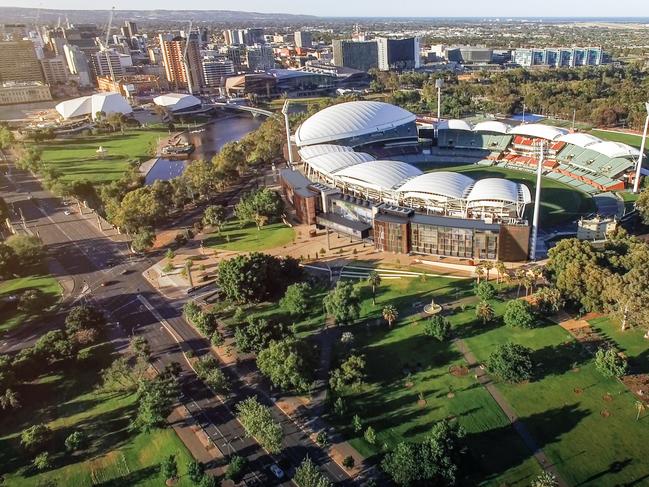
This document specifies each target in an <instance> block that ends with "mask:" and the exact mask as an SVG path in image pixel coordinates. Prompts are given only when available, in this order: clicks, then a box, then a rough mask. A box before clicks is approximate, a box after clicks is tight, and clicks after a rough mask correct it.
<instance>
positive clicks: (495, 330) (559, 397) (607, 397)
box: [459, 303, 649, 486]
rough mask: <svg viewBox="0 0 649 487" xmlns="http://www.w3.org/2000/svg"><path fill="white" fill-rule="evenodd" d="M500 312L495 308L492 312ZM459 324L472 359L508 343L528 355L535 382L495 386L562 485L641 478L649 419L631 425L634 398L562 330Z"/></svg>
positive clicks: (499, 306)
mask: <svg viewBox="0 0 649 487" xmlns="http://www.w3.org/2000/svg"><path fill="white" fill-rule="evenodd" d="M502 308H503V305H502V304H501V303H500V304H498V303H497V304H496V310H497V312H498V313H501V312H502ZM459 326H460V328H459V331H460V332H461V333H464V334H465V335H466V342H467V344H468V345H469V347H470V348H471V350H472V351H473V352H474V353H475V355H476V356H477V357H478V359H479V360H485V359H486V358H487V357H488V356H489V354H490V353H491V351H493V350H494V349H495V347H496V346H497V345H498V344H501V343H505V342H507V341H513V342H516V343H520V344H522V345H525V346H528V347H530V348H532V349H533V350H534V352H535V353H534V362H535V364H536V377H535V379H534V380H533V381H532V382H530V383H527V384H521V385H510V384H503V383H501V384H498V388H499V389H500V390H501V392H502V393H503V394H504V396H505V397H506V398H507V400H508V401H509V403H510V404H511V405H512V407H513V408H514V409H515V410H516V412H517V414H518V415H519V417H520V418H521V420H522V422H523V423H524V424H525V426H526V427H527V429H528V430H529V431H530V433H531V434H532V436H533V437H534V438H535V439H536V441H537V442H538V444H539V446H540V447H541V448H543V450H544V451H545V453H546V454H547V455H548V456H549V457H550V459H551V460H552V461H553V462H554V463H556V465H557V466H558V468H559V471H560V473H561V475H562V476H563V477H564V478H565V480H566V481H567V482H568V484H569V485H592V486H608V485H610V486H613V485H622V484H626V485H631V484H634V483H636V482H640V483H642V482H643V481H644V480H643V479H646V478H647V475H649V467H648V466H647V464H646V462H645V458H646V455H647V448H648V447H647V444H648V442H649V430H647V428H646V424H645V423H646V422H647V421H649V417H648V418H642V419H641V420H640V421H639V422H636V420H635V415H636V410H635V407H634V403H635V400H634V398H633V396H632V395H631V394H630V393H629V392H628V391H627V390H626V388H625V387H624V386H623V385H622V384H620V383H619V382H617V381H615V380H610V379H604V378H603V377H602V376H601V375H600V374H599V373H598V372H597V371H596V370H595V367H594V364H593V360H592V357H591V356H590V355H588V354H587V353H585V352H584V349H583V347H582V346H581V345H579V344H578V343H577V342H576V341H575V340H573V339H572V338H571V337H570V335H569V334H568V333H567V332H566V331H565V330H563V329H562V328H561V327H559V326H558V325H555V324H551V325H546V326H543V327H541V328H537V329H533V330H519V329H512V328H508V327H505V326H502V325H493V326H490V327H487V328H483V327H480V326H478V327H476V326H475V324H474V323H473V324H472V323H464V324H460V325H459ZM463 327H465V328H464V329H463ZM638 485H640V484H638Z"/></svg>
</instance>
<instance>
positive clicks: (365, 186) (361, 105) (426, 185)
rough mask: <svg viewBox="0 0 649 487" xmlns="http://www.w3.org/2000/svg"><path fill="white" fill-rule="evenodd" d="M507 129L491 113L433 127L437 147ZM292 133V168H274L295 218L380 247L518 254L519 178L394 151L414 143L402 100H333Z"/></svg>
mask: <svg viewBox="0 0 649 487" xmlns="http://www.w3.org/2000/svg"><path fill="white" fill-rule="evenodd" d="M508 131H509V127H508V126H507V125H505V124H501V123H499V122H493V123H485V124H483V125H481V126H480V127H478V130H475V128H472V127H471V126H470V125H468V124H467V123H466V122H463V121H455V120H453V121H448V123H447V125H446V126H444V128H442V127H440V133H442V134H443V135H442V136H444V137H446V138H445V139H444V140H445V141H446V147H447V148H455V147H458V148H461V147H466V148H467V149H475V148H479V149H483V150H489V151H502V150H504V149H505V148H506V147H507V145H508V144H509V142H510V141H511V138H512V136H511V135H509V133H508ZM451 132H452V133H451ZM456 135H459V137H456ZM294 140H295V143H296V145H297V146H298V153H299V155H300V159H301V163H302V164H301V165H300V167H299V169H300V171H301V172H300V173H298V171H295V170H292V169H286V170H283V171H282V173H281V177H280V181H281V185H282V188H283V190H284V192H285V194H286V196H287V198H288V199H289V201H290V202H291V203H292V205H293V206H294V208H295V211H296V215H298V216H299V218H300V219H301V220H303V221H305V222H313V221H315V222H316V224H317V225H318V226H319V227H324V228H327V229H328V230H333V231H335V232H338V233H343V234H346V235H350V236H352V237H356V238H359V239H364V240H368V241H372V242H373V243H374V245H375V247H376V248H377V249H379V250H382V251H391V252H399V253H410V252H415V253H423V254H436V255H445V256H453V257H458V258H468V259H501V260H506V261H520V260H526V259H527V253H528V249H529V232H530V228H529V225H528V223H527V221H526V219H525V209H526V206H527V205H529V204H530V203H531V201H532V200H531V195H530V191H529V188H527V186H525V185H524V184H521V183H517V182H513V181H509V180H507V179H504V178H484V179H480V180H475V179H473V178H470V177H468V176H466V175H463V174H459V173H454V172H449V171H438V172H430V173H425V174H424V173H422V171H421V170H419V169H418V168H417V167H415V166H413V165H411V164H408V163H406V162H404V161H401V160H398V156H403V155H405V154H411V153H413V152H414V153H421V150H420V146H419V140H418V134H417V126H416V118H415V116H414V115H413V114H411V113H409V112H407V111H406V110H403V109H401V108H398V107H395V106H393V105H389V104H387V103H381V102H373V101H372V102H368V101H357V102H347V103H341V104H339V105H334V106H331V107H328V108H326V109H324V110H322V111H320V112H318V113H316V114H315V115H313V116H311V117H310V118H309V119H307V120H306V121H305V122H303V123H302V125H301V126H300V127H298V128H297V130H296V132H295V136H294ZM456 142H457V143H456Z"/></svg>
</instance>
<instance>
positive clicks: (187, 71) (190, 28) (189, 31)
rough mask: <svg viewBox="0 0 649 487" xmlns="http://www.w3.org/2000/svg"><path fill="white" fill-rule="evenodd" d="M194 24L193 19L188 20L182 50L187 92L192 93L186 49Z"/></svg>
mask: <svg viewBox="0 0 649 487" xmlns="http://www.w3.org/2000/svg"><path fill="white" fill-rule="evenodd" d="M193 26H194V21H193V20H190V21H189V29H188V30H187V40H186V41H185V50H184V51H183V66H184V68H185V74H186V75H187V88H189V94H190V95H193V94H194V87H193V86H192V76H191V73H190V72H189V59H188V58H187V49H188V48H189V40H190V38H191V36H192V27H193Z"/></svg>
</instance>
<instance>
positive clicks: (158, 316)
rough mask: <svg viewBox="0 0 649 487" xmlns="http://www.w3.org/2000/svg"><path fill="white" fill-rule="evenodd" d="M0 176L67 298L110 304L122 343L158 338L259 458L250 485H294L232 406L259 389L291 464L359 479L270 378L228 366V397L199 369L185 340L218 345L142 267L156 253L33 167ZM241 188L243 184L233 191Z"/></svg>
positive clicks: (220, 440)
mask: <svg viewBox="0 0 649 487" xmlns="http://www.w3.org/2000/svg"><path fill="white" fill-rule="evenodd" d="M0 184H1V186H0V191H1V193H2V195H3V197H4V198H5V200H6V201H7V203H9V205H10V207H11V208H12V209H13V213H12V220H13V222H14V224H15V225H16V226H22V223H20V221H21V215H22V217H23V218H24V221H25V224H26V227H27V231H28V232H30V233H33V234H37V235H38V236H39V237H40V238H41V240H42V241H43V243H44V245H45V246H46V248H47V251H48V255H49V256H50V257H51V262H52V265H51V266H50V269H51V272H52V273H53V274H54V275H55V276H56V277H57V278H59V279H62V280H63V281H64V282H66V289H67V291H68V293H69V295H68V298H67V300H66V303H64V305H69V304H70V303H71V302H74V301H78V300H88V301H91V302H93V303H94V304H96V305H98V306H100V307H101V308H102V309H104V310H105V312H106V313H107V315H108V316H109V319H110V330H109V333H110V336H111V338H112V340H113V342H114V344H115V347H116V348H117V349H118V350H123V349H124V348H125V347H127V346H128V341H129V339H130V337H132V336H133V335H135V334H137V335H142V336H145V337H146V338H147V340H148V341H149V342H150V344H151V348H152V352H153V356H154V363H156V364H158V365H159V366H165V365H168V364H170V363H172V362H177V363H179V364H180V366H181V368H182V374H181V376H180V379H181V388H182V396H181V401H182V403H183V405H184V406H185V407H186V408H187V409H188V410H189V411H190V412H191V413H192V415H193V416H194V418H195V419H196V420H197V421H198V422H199V424H200V425H201V426H202V428H203V429H204V430H205V432H206V433H207V434H208V435H209V436H210V438H211V439H212V441H213V442H214V444H215V445H216V446H217V447H218V448H219V449H220V450H221V452H222V453H223V454H224V455H226V456H227V455H230V454H232V453H237V454H238V455H241V456H244V457H246V458H247V459H248V461H249V463H250V466H251V468H250V472H249V473H248V474H247V476H246V479H245V480H246V483H247V484H248V485H273V482H275V483H277V484H280V485H293V484H292V482H290V481H285V482H283V483H282V482H281V481H276V480H275V479H274V478H273V476H272V474H270V473H269V470H268V467H269V466H270V465H271V464H273V463H275V462H277V461H278V460H280V459H278V458H276V457H272V456H271V455H269V454H267V453H266V452H265V451H264V450H263V449H261V448H260V447H259V445H258V444H257V443H255V442H254V441H253V440H252V439H250V438H247V437H246V435H245V431H244V430H243V427H242V426H241V424H240V423H239V422H238V420H237V419H236V417H235V416H234V414H233V413H232V409H233V407H234V405H235V404H236V403H238V402H240V401H241V400H243V399H245V398H246V397H249V396H251V395H255V396H257V397H258V398H259V400H260V401H261V402H263V403H265V404H266V405H268V406H270V407H271V411H272V413H273V416H274V418H275V419H276V420H277V421H278V422H280V423H281V425H282V428H283V431H284V441H283V451H282V454H281V460H284V462H283V463H286V464H289V465H290V467H289V471H292V469H293V468H294V467H295V466H297V465H299V463H300V462H301V461H302V459H303V458H304V457H305V456H306V455H307V454H308V455H309V456H310V457H311V458H312V459H313V460H314V461H315V462H316V463H317V464H319V465H320V466H321V468H322V469H323V471H324V472H325V473H326V474H327V476H328V477H329V479H330V480H331V481H332V482H335V483H336V484H338V485H353V483H352V481H351V480H350V479H349V476H348V475H347V474H346V473H345V471H344V470H343V469H342V468H341V467H339V466H338V465H337V464H335V463H334V462H332V461H331V460H330V458H329V457H328V455H327V454H326V452H324V451H323V450H322V449H321V448H320V447H319V446H318V445H317V444H315V443H314V442H313V441H312V440H311V439H310V438H309V437H308V436H307V435H306V434H304V433H303V432H302V430H301V429H300V428H299V427H298V426H297V425H296V424H295V423H294V422H293V421H292V420H291V419H290V418H289V417H287V416H286V415H285V414H284V413H283V412H282V411H281V410H280V409H279V408H278V407H276V406H275V405H274V404H273V402H272V401H271V400H270V399H269V396H268V394H267V391H266V390H265V389H264V387H263V386H260V387H251V386H249V385H247V384H245V383H244V382H243V381H241V380H240V378H239V377H237V376H236V374H235V373H234V371H233V370H231V369H229V368H227V367H224V372H225V374H226V376H228V378H229V380H230V382H231V385H232V388H231V392H230V394H229V395H228V397H223V398H220V397H218V396H217V395H215V394H214V393H213V392H212V391H211V390H210V389H209V388H208V387H206V386H205V384H203V383H202V382H201V381H200V380H199V379H198V378H197V377H196V375H195V373H194V372H193V370H192V368H191V366H190V364H189V362H188V361H187V360H186V357H185V355H184V354H183V351H182V349H181V345H180V344H182V346H183V347H185V348H189V349H191V350H192V351H193V352H194V353H195V354H196V355H197V356H200V355H203V354H206V353H212V352H211V348H210V344H209V342H208V341H207V340H206V339H205V338H203V337H202V336H201V335H200V334H199V333H198V332H197V331H196V330H195V329H194V328H193V327H192V326H190V325H189V324H188V323H187V322H186V321H185V319H184V318H183V317H182V311H181V309H180V308H181V306H182V303H178V302H169V301H167V300H166V299H165V298H163V297H162V296H161V295H160V294H159V293H157V291H156V290H155V289H154V288H153V287H152V286H151V284H150V283H149V282H148V281H147V280H146V279H145V278H144V277H143V275H142V272H143V271H144V270H145V269H146V268H148V267H149V266H150V265H151V263H152V259H151V258H149V257H136V256H132V255H131V254H130V251H129V249H128V245H127V244H126V243H125V242H123V241H122V242H120V241H117V240H114V239H112V238H109V237H107V236H106V235H104V233H103V232H102V231H101V230H99V228H98V225H97V219H96V217H95V216H94V215H93V214H87V213H86V214H83V215H82V214H80V213H79V212H78V208H76V207H75V208H73V207H71V206H65V205H64V204H63V202H62V201H61V200H60V199H58V198H57V197H55V196H54V195H53V194H51V193H50V192H49V191H47V190H45V189H43V187H42V185H41V184H40V181H39V180H38V179H36V178H35V177H33V176H32V175H31V174H29V173H27V172H25V171H21V170H17V169H16V168H14V167H12V166H11V170H10V171H9V173H8V174H5V175H4V177H2V178H1V182H0ZM237 193H238V191H236V189H235V190H234V191H232V192H231V193H230V195H229V196H230V197H233V196H234V195H235V194H237ZM66 213H70V214H66ZM60 325H62V317H57V319H54V320H52V321H51V322H49V323H42V324H40V326H36V327H30V328H29V331H22V332H18V333H15V334H12V335H10V336H8V337H7V336H6V337H5V338H4V341H3V342H1V343H0V352H11V351H16V350H19V349H20V348H23V347H25V346H27V345H28V344H30V343H33V341H34V340H36V339H37V338H38V337H39V336H40V335H41V334H42V333H44V332H45V331H47V330H49V329H52V328H54V327H57V326H60ZM179 342H180V344H179Z"/></svg>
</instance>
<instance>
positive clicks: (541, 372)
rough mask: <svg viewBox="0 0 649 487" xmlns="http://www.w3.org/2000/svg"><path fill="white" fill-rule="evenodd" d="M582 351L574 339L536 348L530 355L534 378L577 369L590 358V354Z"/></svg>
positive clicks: (539, 378)
mask: <svg viewBox="0 0 649 487" xmlns="http://www.w3.org/2000/svg"><path fill="white" fill-rule="evenodd" d="M582 352H583V348H582V346H581V345H580V344H579V343H577V342H575V341H570V342H567V343H562V344H559V345H554V346H552V345H551V346H547V347H543V348H541V349H539V350H536V351H535V352H534V353H533V355H532V362H533V363H534V365H535V367H534V379H535V380H541V379H543V378H545V377H548V376H552V375H563V374H565V373H566V372H571V371H573V370H574V371H577V370H578V367H581V366H582V365H584V364H585V363H586V362H588V361H589V360H590V356H588V355H585V354H584V353H582Z"/></svg>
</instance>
